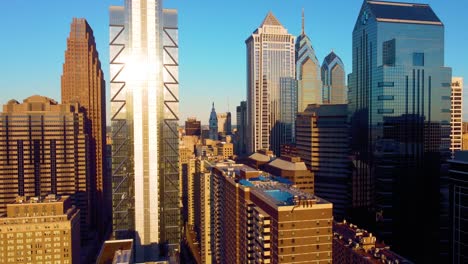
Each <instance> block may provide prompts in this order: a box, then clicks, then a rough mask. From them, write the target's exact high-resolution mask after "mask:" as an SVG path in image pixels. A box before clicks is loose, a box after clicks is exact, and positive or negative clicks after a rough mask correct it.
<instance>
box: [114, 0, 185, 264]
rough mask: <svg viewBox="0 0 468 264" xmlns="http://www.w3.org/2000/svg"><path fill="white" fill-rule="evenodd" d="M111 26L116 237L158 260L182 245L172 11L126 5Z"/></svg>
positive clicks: (141, 256)
mask: <svg viewBox="0 0 468 264" xmlns="http://www.w3.org/2000/svg"><path fill="white" fill-rule="evenodd" d="M109 24H110V29H109V31H110V80H111V81H110V83H111V121H112V133H113V139H112V142H113V145H112V155H113V158H112V173H113V175H112V188H113V196H112V197H113V230H114V235H115V237H116V238H135V249H136V250H135V256H136V260H137V261H149V260H157V259H159V258H160V257H161V256H164V255H167V254H168V253H171V252H173V251H175V250H178V248H179V242H180V208H179V165H178V160H179V158H178V155H179V153H178V149H179V148H178V129H177V126H178V125H177V121H178V120H179V118H178V113H179V107H178V104H179V103H178V102H179V100H178V89H179V85H178V83H179V82H178V23H177V11H176V10H168V9H163V8H162V1H160V0H133V1H132V0H126V1H125V3H124V6H112V7H110V23H109Z"/></svg>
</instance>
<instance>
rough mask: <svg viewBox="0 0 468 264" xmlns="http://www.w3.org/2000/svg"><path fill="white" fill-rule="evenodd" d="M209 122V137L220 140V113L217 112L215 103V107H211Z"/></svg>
mask: <svg viewBox="0 0 468 264" xmlns="http://www.w3.org/2000/svg"><path fill="white" fill-rule="evenodd" d="M208 123H209V129H210V132H209V139H212V140H218V115H217V114H216V110H215V108H214V103H213V107H212V108H211V113H210V120H209V121H208Z"/></svg>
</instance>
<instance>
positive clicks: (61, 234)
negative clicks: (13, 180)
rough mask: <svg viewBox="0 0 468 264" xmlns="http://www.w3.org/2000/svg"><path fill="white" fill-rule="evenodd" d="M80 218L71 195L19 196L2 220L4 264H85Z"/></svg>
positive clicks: (0, 255) (0, 238)
mask: <svg viewBox="0 0 468 264" xmlns="http://www.w3.org/2000/svg"><path fill="white" fill-rule="evenodd" d="M79 219H80V210H79V209H77V208H76V207H75V206H73V205H72V199H71V198H70V197H68V196H55V195H48V196H46V197H41V196H39V197H30V198H27V197H25V196H18V197H17V198H16V200H15V199H14V200H13V201H12V202H11V203H9V204H8V205H7V206H6V215H2V217H0V262H1V263H47V262H49V263H52V262H53V263H64V264H72V263H82V262H81V261H80V250H81V246H80V220H79Z"/></svg>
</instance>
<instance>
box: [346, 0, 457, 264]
mask: <svg viewBox="0 0 468 264" xmlns="http://www.w3.org/2000/svg"><path fill="white" fill-rule="evenodd" d="M450 82H451V69H450V68H446V67H444V25H443V24H442V22H441V21H440V19H439V18H438V17H437V15H436V14H435V13H434V12H433V10H432V9H431V8H430V7H429V6H428V5H424V4H407V3H394V2H380V1H365V2H364V4H363V5H362V8H361V10H360V13H359V17H358V19H357V21H356V25H355V27H354V31H353V71H352V73H351V74H350V76H349V98H348V100H349V117H350V121H351V125H352V139H353V141H352V151H353V155H354V164H355V166H356V167H355V174H354V175H353V176H354V177H357V178H358V179H359V180H360V181H361V182H362V183H363V184H362V185H361V186H360V188H361V190H360V191H361V193H360V195H361V196H362V197H364V198H366V199H368V201H367V202H368V203H367V208H366V209H367V211H370V212H372V211H373V209H375V218H374V217H372V218H371V222H372V221H373V220H372V219H376V226H375V229H376V230H377V231H378V233H379V237H381V238H382V239H384V240H385V242H387V243H390V244H391V245H393V248H394V249H396V251H398V252H400V253H401V254H403V255H404V256H409V257H410V258H412V259H413V260H415V261H417V262H421V263H429V262H431V263H432V262H433V261H435V259H436V258H435V257H439V256H438V255H439V252H443V251H444V250H443V247H441V245H440V242H439V241H441V240H443V237H442V235H441V234H442V232H440V227H441V226H443V225H444V224H445V223H443V222H441V221H440V220H439V217H440V214H441V212H442V210H441V209H440V206H439V205H440V203H441V197H443V195H445V194H446V193H444V192H442V191H441V186H442V185H443V184H444V183H443V180H444V179H445V176H444V175H445V172H444V170H446V165H445V164H444V163H445V160H446V158H448V157H449V156H450V151H449V147H450V93H451V90H450ZM408 236H411V237H416V238H417V239H418V243H420V245H419V246H418V247H417V248H416V247H414V241H413V240H412V239H408ZM439 262H444V261H443V260H441V261H439Z"/></svg>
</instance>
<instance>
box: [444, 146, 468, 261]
mask: <svg viewBox="0 0 468 264" xmlns="http://www.w3.org/2000/svg"><path fill="white" fill-rule="evenodd" d="M448 162H449V164H450V169H449V180H450V181H449V182H450V184H449V186H450V210H449V219H450V222H449V226H450V229H449V230H450V247H449V248H450V252H449V254H450V260H449V261H448V262H450V263H454V264H461V263H467V262H468V255H467V254H466V253H467V252H468V237H467V236H466V233H467V232H468V224H467V222H468V200H467V199H466V197H468V176H467V175H468V151H457V152H455V157H454V158H453V159H452V160H449V161H448Z"/></svg>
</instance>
